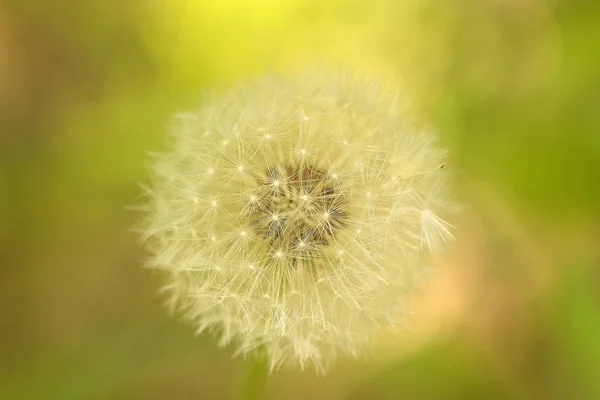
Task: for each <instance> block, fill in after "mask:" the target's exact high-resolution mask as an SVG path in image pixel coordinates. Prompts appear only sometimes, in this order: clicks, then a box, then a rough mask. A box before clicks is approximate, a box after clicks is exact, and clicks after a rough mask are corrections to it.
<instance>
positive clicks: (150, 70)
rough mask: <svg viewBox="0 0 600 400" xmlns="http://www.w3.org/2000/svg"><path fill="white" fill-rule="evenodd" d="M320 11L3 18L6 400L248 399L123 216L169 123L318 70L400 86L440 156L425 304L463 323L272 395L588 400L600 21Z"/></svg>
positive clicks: (449, 6)
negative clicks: (439, 260)
mask: <svg viewBox="0 0 600 400" xmlns="http://www.w3.org/2000/svg"><path fill="white" fill-rule="evenodd" d="M323 3H324V4H322V3H321V2H319V1H316V0H310V1H300V0H294V1H275V0H265V1H251V2H241V1H239V2H236V1H234V0H227V1H223V2H212V1H202V0H198V1H194V0H185V1H184V0H174V1H170V2H167V1H166V0H163V1H161V0H154V1H133V2H122V1H116V0H109V1H105V2H81V1H69V0H53V1H41V0H38V1H35V0H16V1H8V2H7V1H4V2H0V399H198V398H202V399H221V398H223V399H224V398H229V397H230V396H231V395H232V394H235V393H237V389H236V388H237V387H238V386H239V385H240V379H243V376H244V375H245V372H244V369H245V368H246V365H245V364H246V363H245V362H244V361H243V360H232V359H231V354H232V349H230V348H225V349H221V348H218V347H217V346H216V345H215V344H214V341H213V340H212V339H211V338H210V337H204V336H202V337H200V338H196V337H194V336H193V335H192V332H191V330H190V329H188V328H187V327H185V326H182V325H180V324H179V323H177V322H176V321H173V320H171V319H169V318H168V317H167V316H166V315H165V313H164V311H163V309H162V307H161V304H160V298H159V297H158V296H157V295H156V294H155V290H156V288H157V287H158V284H159V282H157V280H156V279H155V277H154V276H153V275H152V274H151V273H150V272H149V271H146V270H143V269H142V268H140V266H141V264H142V262H143V260H144V257H145V255H144V252H143V251H142V250H141V249H140V246H139V245H138V243H137V242H136V237H135V234H133V233H131V232H130V228H131V227H132V226H133V225H134V224H135V222H136V218H138V216H137V215H136V214H135V212H132V211H130V210H128V209H127V206H128V205H135V204H136V202H138V201H139V195H140V190H139V186H138V183H140V182H144V181H145V180H146V179H147V176H146V162H147V152H150V151H156V150H160V149H161V147H162V146H164V144H165V132H166V129H167V126H168V122H169V116H170V115H171V114H173V113H175V112H178V111H182V110H187V109H189V108H191V107H194V106H195V105H196V104H197V103H198V101H200V98H201V93H202V91H203V90H205V89H207V88H217V89H219V88H225V87H227V86H228V85H230V84H232V83H234V82H235V81H237V80H239V79H244V78H245V77H248V76H252V75H256V74H261V73H264V72H269V71H273V70H275V71H283V72H290V71H291V72H293V71H295V70H298V69H302V68H303V67H305V66H308V65H310V64H311V63H314V62H316V63H325V64H332V65H344V66H347V67H350V68H355V69H357V70H358V71H361V72H363V71H364V72H366V73H368V74H371V75H375V76H381V77H382V79H383V80H384V81H385V82H391V83H392V84H394V85H397V86H399V87H401V88H402V90H403V91H405V94H406V96H407V98H410V99H411V102H410V106H411V109H412V110H414V111H415V113H416V115H417V116H418V118H419V119H420V120H422V121H424V123H426V124H428V125H431V126H435V127H436V129H437V130H438V131H439V132H440V134H441V136H442V139H443V140H444V142H445V144H446V145H447V146H448V147H450V149H451V150H452V156H453V158H454V167H455V169H456V170H457V171H459V173H458V174H457V175H458V176H457V182H458V187H459V189H460V196H461V201H462V202H464V204H466V205H468V207H467V210H465V212H464V214H463V216H461V217H460V218H458V220H457V221H456V225H457V232H456V234H457V238H458V241H457V244H456V247H455V249H453V250H452V251H451V252H450V253H449V254H448V255H447V261H446V262H444V263H443V264H444V265H443V267H441V270H443V272H444V275H443V276H445V277H448V276H449V277H450V278H448V281H449V282H451V283H452V284H451V285H450V289H444V290H443V291H438V290H437V288H439V287H440V286H439V285H432V286H431V287H430V288H428V287H425V288H424V289H423V290H422V293H421V295H422V296H423V297H425V298H430V299H432V300H431V301H432V302H433V303H435V304H442V305H443V304H444V303H447V302H449V300H448V299H459V301H458V304H459V305H460V306H459V307H457V308H456V309H450V308H448V309H444V308H443V309H442V311H443V312H442V313H441V316H442V317H441V318H442V320H441V321H442V322H439V323H438V325H441V328H440V329H437V330H435V331H434V332H429V331H427V330H424V329H416V328H415V329H412V330H411V329H410V328H409V329H408V331H409V332H408V333H407V334H406V335H404V336H403V335H401V337H400V338H398V339H397V340H394V341H392V342H394V343H393V345H390V346H391V347H390V348H389V349H387V348H386V347H385V346H379V347H378V350H376V351H375V354H374V355H373V356H372V357H371V358H369V360H368V361H364V360H359V361H351V360H340V362H339V363H338V365H337V366H336V367H335V368H334V369H333V370H332V371H331V372H330V373H329V374H328V375H327V376H326V377H324V378H319V377H315V376H314V373H312V371H308V372H304V373H302V372H300V371H293V370H284V371H281V372H277V373H275V374H274V375H273V376H271V377H270V378H269V382H268V385H267V388H266V393H265V398H272V399H279V398H282V399H283V398H285V399H287V398H296V399H304V398H311V399H332V398H333V399H336V398H337V399H372V398H374V399H379V398H381V399H388V398H389V399H396V398H403V399H567V398H569V399H570V398H573V399H600V379H598V378H599V377H600V344H599V343H598V340H599V339H598V338H600V225H599V222H600V40H599V39H600V28H599V27H600V4H596V2H593V1H566V0H565V1H560V0H552V1H551V0H547V1H544V0H521V1H519V0H504V1H499V0H483V1H482V0H479V1H475V0H451V1H444V2H442V1H412V0H407V1H393V0H381V1H374V2H367V1H360V0H348V1H346V0H335V1H331V2H326V3H325V2H323ZM444 279H446V278H444ZM434 280H435V278H434ZM441 287H442V288H445V287H446V286H444V285H442V286H441ZM428 289H429V290H428ZM450 314H451V315H450ZM438 317H440V313H437V314H435V315H434V313H433V311H431V309H430V308H424V309H423V310H422V311H421V312H419V313H418V315H417V317H416V319H415V323H416V321H418V320H419V319H423V320H426V321H429V320H433V321H435V320H436V318H438ZM411 332H412V333H411ZM411 335H413V336H415V337H417V338H420V339H418V340H417V343H418V344H417V345H414V343H415V341H414V340H413V339H407V338H406V337H412V336H411ZM405 336H406V337H405ZM389 342H390V340H388V341H387V342H386V343H389ZM409 346H414V348H410V349H408V350H407V347H409ZM381 354H385V355H386V357H378V355H381ZM390 354H392V355H393V356H390Z"/></svg>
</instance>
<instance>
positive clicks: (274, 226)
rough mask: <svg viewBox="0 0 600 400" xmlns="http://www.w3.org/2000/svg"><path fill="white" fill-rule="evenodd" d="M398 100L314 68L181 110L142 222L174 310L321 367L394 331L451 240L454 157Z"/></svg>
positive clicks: (244, 348) (250, 347) (242, 348)
mask: <svg viewBox="0 0 600 400" xmlns="http://www.w3.org/2000/svg"><path fill="white" fill-rule="evenodd" d="M396 99H397V97H396V96H394V95H386V94H384V93H382V91H380V90H379V88H378V86H377V85H375V84H370V83H369V82H365V81H362V80H359V79H357V78H354V77H352V76H350V75H344V74H340V75H336V74H331V73H315V72H313V73H309V74H306V75H304V76H301V77H298V78H292V79H286V78H282V77H275V76H269V77H265V78H262V79H258V80H257V81H254V82H251V83H248V84H246V85H239V86H237V87H235V88H234V89H232V90H231V91H230V92H228V93H225V94H223V95H214V96H212V97H210V98H207V99H206V101H205V103H204V104H203V106H202V107H200V108H199V109H198V110H196V111H193V112H190V113H185V114H181V115H178V116H177V117H176V123H175V126H174V127H173V130H172V143H171V146H170V148H169V150H168V151H167V152H165V153H163V154H159V155H157V156H156V158H155V160H154V163H153V170H152V172H153V174H152V184H151V185H150V187H149V188H148V193H147V194H148V201H147V203H146V207H145V208H146V213H145V223H144V230H143V232H144V239H145V240H146V243H147V248H148V249H149V251H150V252H151V254H152V257H151V259H150V261H149V266H150V267H152V268H154V269H159V270H161V271H164V272H165V275H166V280H167V283H166V285H165V287H164V288H163V291H164V292H166V293H167V294H168V296H169V306H170V307H171V308H172V310H173V311H175V312H177V313H179V314H180V315H182V316H183V318H184V319H185V320H186V321H188V322H189V323H190V324H192V325H193V326H194V327H195V328H196V330H197V332H198V333H200V332H203V331H210V332H211V333H213V334H215V336H216V337H218V338H219V342H220V343H221V344H223V345H226V344H229V343H230V342H233V343H235V345H236V346H237V349H238V353H239V354H243V355H251V354H253V353H260V356H262V357H265V358H266V360H267V361H268V363H269V366H270V368H271V369H272V370H273V369H277V368H279V367H280V366H281V365H283V364H292V365H297V366H300V367H301V368H305V367H307V366H310V365H312V366H314V367H315V368H316V369H317V370H318V371H321V372H323V371H325V370H326V368H327V367H328V366H329V365H331V364H332V363H333V361H335V359H336V357H337V356H338V354H349V355H354V356H357V355H359V354H361V353H363V352H364V351H366V350H367V349H368V346H369V343H370V341H371V339H372V337H373V334H374V333H375V332H376V331H377V330H379V329H381V328H385V327H391V326H393V324H394V322H395V321H397V320H398V317H399V316H402V314H403V313H405V312H406V305H407V304H406V303H407V298H408V294H409V293H410V290H411V288H412V287H414V285H415V284H416V283H417V282H418V280H419V277H420V276H422V274H423V271H424V270H425V269H426V268H427V265H428V254H430V253H432V252H435V251H437V250H439V249H440V248H443V247H444V245H445V244H447V243H448V242H450V241H451V240H452V239H453V237H452V233H451V226H450V224H449V223H448V222H446V221H445V219H444V218H443V216H444V215H445V214H446V212H447V204H448V199H447V197H448V194H447V192H448V191H447V186H448V182H447V181H448V176H447V172H446V170H447V168H444V169H442V167H443V166H444V163H445V151H444V150H443V149H441V148H440V147H439V146H438V144H437V143H436V141H435V137H434V136H432V135H431V134H429V133H427V132H418V131H415V130H414V129H412V128H411V127H410V124H408V123H407V122H406V121H404V120H403V116H402V114H401V113H399V112H398V106H397V100H396Z"/></svg>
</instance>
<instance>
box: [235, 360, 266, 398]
mask: <svg viewBox="0 0 600 400" xmlns="http://www.w3.org/2000/svg"><path fill="white" fill-rule="evenodd" d="M246 369H247V372H246V376H245V377H244V380H243V381H242V382H241V385H242V386H241V390H240V391H239V399H240V400H259V399H263V398H264V392H265V388H266V386H267V378H268V376H269V371H268V368H267V366H266V364H265V362H264V361H263V360H260V359H253V360H248V361H247V367H246Z"/></svg>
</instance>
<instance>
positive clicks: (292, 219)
mask: <svg viewBox="0 0 600 400" xmlns="http://www.w3.org/2000/svg"><path fill="white" fill-rule="evenodd" d="M256 183H257V189H256V194H255V195H253V196H252V198H254V201H253V202H252V204H251V207H250V208H249V209H248V211H247V217H248V218H249V220H250V225H251V226H252V227H253V229H254V232H255V233H256V235H257V236H258V237H260V238H262V239H264V240H265V241H266V242H267V243H268V245H269V246H270V247H271V249H273V251H275V254H280V253H284V254H293V255H294V256H293V257H292V259H291V262H292V264H294V265H297V264H298V263H299V261H301V260H304V259H305V258H306V254H304V253H305V251H306V249H308V248H310V249H312V250H316V251H318V250H319V249H323V247H324V246H327V245H329V243H330V242H331V241H332V240H334V239H335V237H336V235H337V234H338V232H339V230H340V229H342V228H344V227H345V225H346V222H345V221H346V219H347V217H348V212H347V210H346V204H347V201H346V199H345V197H344V195H343V194H342V193H340V191H339V190H336V187H335V186H334V184H333V181H332V179H331V178H330V176H329V175H328V174H327V171H326V170H324V169H321V168H319V167H317V166H314V165H302V164H300V163H288V164H286V165H283V166H270V167H268V168H266V169H265V170H264V174H263V175H262V176H260V177H259V178H257V179H256ZM325 215H326V216H327V217H326V218H324V216H325Z"/></svg>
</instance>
